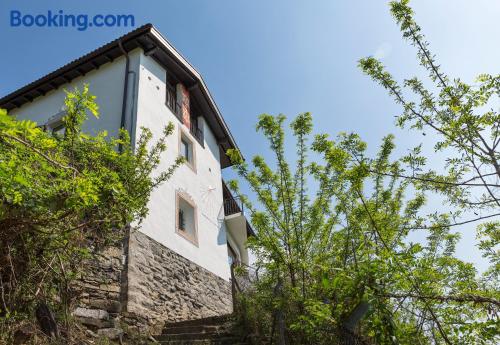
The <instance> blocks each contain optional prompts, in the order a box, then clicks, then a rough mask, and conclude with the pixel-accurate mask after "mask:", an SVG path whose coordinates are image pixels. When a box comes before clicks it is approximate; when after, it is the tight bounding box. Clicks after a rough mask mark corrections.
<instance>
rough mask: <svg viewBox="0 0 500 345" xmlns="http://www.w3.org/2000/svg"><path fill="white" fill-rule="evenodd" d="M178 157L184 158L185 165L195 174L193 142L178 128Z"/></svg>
mask: <svg viewBox="0 0 500 345" xmlns="http://www.w3.org/2000/svg"><path fill="white" fill-rule="evenodd" d="M179 155H180V156H182V157H184V159H185V161H186V164H187V165H188V166H189V167H190V168H191V169H193V170H194V171H195V172H196V160H195V159H196V157H195V147H194V144H193V140H191V138H190V137H189V136H188V134H187V133H185V132H184V131H183V130H182V129H181V128H179Z"/></svg>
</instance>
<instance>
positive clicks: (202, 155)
mask: <svg viewBox="0 0 500 345" xmlns="http://www.w3.org/2000/svg"><path fill="white" fill-rule="evenodd" d="M129 56H130V66H129V69H130V70H132V71H134V72H135V74H134V73H132V74H129V87H128V89H129V95H128V103H127V107H126V126H125V127H126V128H132V132H131V137H132V139H133V140H134V141H135V140H137V138H138V136H139V134H140V128H141V127H147V128H149V129H150V130H151V131H152V132H153V135H154V138H158V137H159V136H160V135H161V134H162V130H163V128H164V127H165V126H166V125H167V124H168V122H173V123H174V124H175V126H176V128H175V131H174V133H173V135H172V136H170V137H169V138H168V142H167V145H168V149H167V151H166V152H165V153H164V157H162V158H163V159H162V162H161V166H160V167H159V171H162V170H165V169H168V167H169V166H170V165H171V164H172V162H173V161H174V160H175V158H176V157H177V156H178V155H179V128H181V127H183V128H184V133H187V136H188V137H190V138H191V140H192V142H193V143H194V149H195V151H196V152H195V157H196V158H195V159H196V172H195V171H193V170H192V169H191V168H190V167H188V166H186V165H183V166H181V167H180V168H179V169H178V170H177V171H176V172H175V174H174V176H173V177H172V179H171V180H169V181H168V182H167V183H165V184H163V185H162V186H160V187H159V188H158V189H157V190H156V191H154V192H153V194H152V196H151V200H150V202H149V209H150V212H149V215H148V216H147V218H146V219H145V220H144V221H143V223H142V226H141V229H140V230H141V231H142V232H143V233H145V234H146V235H148V236H149V237H151V238H153V239H154V240H156V241H158V242H160V243H161V244H163V245H164V246H166V247H168V248H170V249H171V250H173V251H175V252H177V253H178V254H180V255H182V256H184V257H185V258H187V259H188V260H191V261H193V262H194V263H196V264H198V265H200V266H202V267H203V268H205V269H207V270H209V271H210V272H212V273H214V274H216V275H218V276H219V277H221V278H223V279H226V280H228V279H229V278H230V269H229V265H228V257H227V245H226V231H225V227H224V212H223V198H222V184H221V179H222V177H221V168H220V162H219V150H218V145H217V141H216V139H215V137H214V135H213V134H212V132H211V130H210V128H209V127H208V125H207V124H206V123H205V121H203V119H201V118H200V126H203V130H204V137H205V138H204V140H205V147H202V146H201V145H200V144H199V143H198V142H197V141H196V139H195V138H193V137H192V136H191V134H190V133H189V129H188V128H187V127H185V126H183V125H182V124H181V123H180V121H179V120H178V119H177V118H176V117H175V115H174V114H173V113H172V112H171V111H170V110H169V109H168V107H167V106H166V105H165V79H166V72H165V69H164V68H163V67H162V66H161V65H159V64H158V63H157V62H156V61H155V60H153V59H152V58H150V57H147V56H145V55H144V54H143V52H142V50H141V49H136V50H134V51H133V52H131V53H129ZM124 73H125V57H120V58H118V59H116V60H115V61H114V62H110V63H107V64H105V65H102V66H101V67H100V68H99V69H98V70H93V71H91V72H89V73H87V74H86V75H85V76H82V77H79V78H76V79H74V80H73V81H72V82H71V83H67V84H65V85H63V86H61V87H59V88H58V89H57V90H54V91H51V92H49V93H47V94H46V95H45V96H40V97H38V98H36V99H35V100H34V101H33V102H30V103H26V104H24V105H23V106H22V107H21V108H16V109H14V110H13V111H11V114H12V115H16V116H17V118H18V119H31V120H34V121H36V122H37V123H38V124H40V125H42V124H45V123H46V122H47V120H49V119H50V118H51V117H53V116H54V115H55V114H57V113H59V112H61V110H62V109H63V107H64V98H65V93H64V89H66V90H72V89H73V88H74V87H75V86H77V87H79V88H81V87H82V86H83V84H85V83H88V84H89V88H90V92H91V93H92V94H93V95H95V96H96V102H97V103H98V104H99V113H100V117H99V118H98V119H96V118H94V117H93V116H91V115H90V116H89V120H88V121H86V122H85V124H84V125H83V130H84V131H86V132H89V133H92V134H95V133H97V132H98V131H101V130H106V131H108V132H109V134H110V135H116V133H117V130H118V128H119V127H120V121H121V113H122V101H123V97H122V94H123V81H124ZM133 114H137V116H132V115H133ZM176 190H181V191H182V192H184V193H186V194H188V195H189V196H190V198H191V199H192V200H193V201H194V203H195V204H196V206H197V228H198V246H195V245H194V244H193V243H191V242H189V241H188V240H186V239H185V238H183V237H181V236H180V235H179V234H177V233H176V232H175V217H176V214H175V195H176V193H175V192H176Z"/></svg>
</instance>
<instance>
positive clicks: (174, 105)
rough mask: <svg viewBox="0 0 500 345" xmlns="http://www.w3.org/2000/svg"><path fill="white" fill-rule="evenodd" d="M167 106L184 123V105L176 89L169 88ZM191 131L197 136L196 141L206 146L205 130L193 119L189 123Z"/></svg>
mask: <svg viewBox="0 0 500 345" xmlns="http://www.w3.org/2000/svg"><path fill="white" fill-rule="evenodd" d="M166 104H167V107H168V108H169V109H170V110H171V111H172V113H174V115H175V117H177V119H178V120H179V121H180V122H181V123H182V124H184V120H183V118H182V106H181V104H179V103H178V102H177V97H176V94H175V90H172V89H168V88H167V100H166ZM189 132H190V133H191V135H192V136H193V137H195V138H196V141H198V143H200V145H201V146H203V147H205V142H204V139H205V138H204V135H203V131H202V130H201V129H199V128H198V126H197V124H196V122H194V121H192V122H191V123H190V125H189Z"/></svg>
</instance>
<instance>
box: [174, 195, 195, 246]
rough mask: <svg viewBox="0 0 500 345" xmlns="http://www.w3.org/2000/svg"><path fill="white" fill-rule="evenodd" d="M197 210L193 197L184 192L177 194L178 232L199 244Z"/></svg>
mask: <svg viewBox="0 0 500 345" xmlns="http://www.w3.org/2000/svg"><path fill="white" fill-rule="evenodd" d="M196 214H197V210H196V206H195V204H194V202H193V201H192V200H191V198H190V197H189V196H188V195H186V194H184V193H183V192H180V191H177V194H176V232H177V233H178V234H179V235H181V236H182V237H184V238H185V239H187V240H188V241H190V242H192V243H193V244H195V245H198V228H197V219H196V217H197V215H196Z"/></svg>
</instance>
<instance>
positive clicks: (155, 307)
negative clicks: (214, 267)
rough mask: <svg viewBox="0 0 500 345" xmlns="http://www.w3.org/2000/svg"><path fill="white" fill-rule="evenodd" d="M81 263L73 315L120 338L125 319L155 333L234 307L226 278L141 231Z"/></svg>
mask: <svg viewBox="0 0 500 345" xmlns="http://www.w3.org/2000/svg"><path fill="white" fill-rule="evenodd" d="M126 253H128V255H127V260H124V259H125V257H124V255H125V254H126ZM83 264H84V265H85V267H86V272H85V274H84V275H83V277H82V278H81V280H80V284H79V286H80V288H79V290H80V298H79V306H78V307H77V308H76V309H75V310H74V312H73V315H74V316H75V317H77V318H78V319H79V320H80V322H82V323H83V324H85V325H86V326H87V327H89V329H90V330H92V331H93V332H95V333H97V334H102V335H108V334H109V335H112V336H110V337H111V338H115V339H116V338H117V337H119V336H120V334H121V332H122V330H121V327H122V325H123V324H126V325H127V327H129V328H134V329H137V330H139V331H147V332H148V333H151V334H155V333H158V332H160V331H161V329H162V327H163V325H164V323H165V322H169V323H171V322H176V321H185V320H195V319H201V318H206V317H211V316H219V315H225V314H230V313H231V312H232V297H231V285H230V283H229V282H228V281H225V280H224V279H222V278H220V277H218V276H216V275H215V274H213V273H211V272H209V271H207V270H206V269H204V268H202V267H200V266H198V265H196V264H194V263H193V262H191V261H189V260H188V259H186V258H184V257H182V256H181V255H179V254H177V253H175V252H173V251H172V250H170V249H168V248H166V247H165V246H163V245H162V244H160V243H158V242H156V241H154V240H153V239H151V238H149V237H148V236H146V235H145V234H143V233H141V232H139V231H132V232H131V233H130V238H129V241H128V248H127V247H125V248H122V246H121V245H119V246H116V247H108V248H106V249H105V250H103V251H101V252H100V253H97V254H94V255H93V257H92V259H90V260H88V261H87V262H85V263H83Z"/></svg>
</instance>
